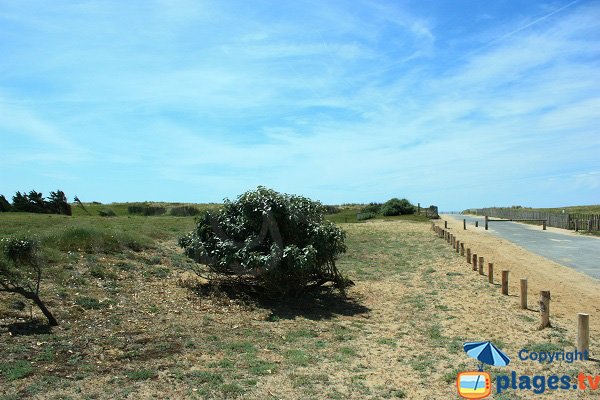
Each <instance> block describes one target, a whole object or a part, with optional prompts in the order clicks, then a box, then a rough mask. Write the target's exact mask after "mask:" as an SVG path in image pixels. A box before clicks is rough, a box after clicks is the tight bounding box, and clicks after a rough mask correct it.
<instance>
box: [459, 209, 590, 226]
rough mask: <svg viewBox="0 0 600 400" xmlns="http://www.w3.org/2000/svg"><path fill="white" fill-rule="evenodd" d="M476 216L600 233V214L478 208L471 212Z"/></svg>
mask: <svg viewBox="0 0 600 400" xmlns="http://www.w3.org/2000/svg"><path fill="white" fill-rule="evenodd" d="M469 212H470V213H472V214H475V215H487V216H488V217H496V218H504V219H537V220H546V221H547V223H546V224H547V225H548V226H553V227H555V228H562V229H571V230H576V231H600V214H574V213H564V214H563V213H549V212H542V211H531V210H522V209H514V208H477V209H471V210H469Z"/></svg>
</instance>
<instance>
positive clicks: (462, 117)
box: [0, 0, 600, 210]
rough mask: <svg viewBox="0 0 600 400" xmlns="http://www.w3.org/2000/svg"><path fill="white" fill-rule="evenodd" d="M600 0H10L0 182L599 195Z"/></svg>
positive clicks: (85, 193) (165, 193) (13, 185)
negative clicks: (49, 0)
mask: <svg viewBox="0 0 600 400" xmlns="http://www.w3.org/2000/svg"><path fill="white" fill-rule="evenodd" d="M599 67H600V2H598V1H584V0H581V1H525V0H521V1H519V0H512V1H501V0H498V1H491V2H486V1H479V0H477V1H475V0H472V1H458V0H457V1H441V0H440V1H325V0H323V1H293V2H292V1H274V0H273V1H221V0H219V1H201V0H193V1H192V0H190V1H187V0H165V1H151V0H148V1H127V2H123V1H52V2H46V1H26V0H25V1H13V0H0V140H1V147H0V158H1V160H2V174H1V175H0V193H3V194H5V195H7V197H8V196H12V194H13V193H14V192H15V191H17V190H20V191H29V190H31V189H36V190H38V191H42V192H44V193H46V194H47V193H48V192H49V191H50V190H55V189H57V188H60V189H62V190H64V191H65V192H66V193H67V195H68V196H69V197H70V198H72V197H73V196H74V195H77V196H79V197H80V198H81V199H82V200H83V201H92V200H95V201H102V202H111V201H141V200H156V201H185V202H209V201H214V202H219V201H221V200H222V199H223V198H224V197H229V198H234V197H235V196H237V195H238V194H240V193H242V192H243V191H245V190H248V189H252V188H254V187H256V186H258V185H264V186H268V187H272V188H274V189H276V190H279V191H283V192H287V193H296V194H303V195H306V196H309V197H312V198H314V199H319V200H322V201H323V202H325V203H345V202H370V201H385V200H387V199H389V198H391V197H406V198H408V199H410V200H411V201H413V202H415V203H416V202H420V203H421V204H423V205H429V204H438V205H439V206H440V207H441V208H442V209H445V210H451V209H464V208H468V207H483V206H494V205H497V206H501V205H509V206H510V205H516V204H520V205H525V206H539V207H544V206H561V205H575V204H598V203H600V202H599V200H600V130H599V128H600V68H599Z"/></svg>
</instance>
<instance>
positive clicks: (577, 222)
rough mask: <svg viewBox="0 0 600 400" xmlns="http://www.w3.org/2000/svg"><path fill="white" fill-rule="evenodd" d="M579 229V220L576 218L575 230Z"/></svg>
mask: <svg viewBox="0 0 600 400" xmlns="http://www.w3.org/2000/svg"><path fill="white" fill-rule="evenodd" d="M578 231H579V220H578V219H575V232H578Z"/></svg>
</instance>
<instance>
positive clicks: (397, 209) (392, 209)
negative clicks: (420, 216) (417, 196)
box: [381, 198, 416, 216]
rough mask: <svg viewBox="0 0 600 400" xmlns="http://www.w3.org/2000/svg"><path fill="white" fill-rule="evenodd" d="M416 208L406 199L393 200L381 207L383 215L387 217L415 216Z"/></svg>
mask: <svg viewBox="0 0 600 400" xmlns="http://www.w3.org/2000/svg"><path fill="white" fill-rule="evenodd" d="M415 211H416V210H415V206H413V205H412V204H410V201H408V200H406V199H397V198H393V199H390V200H388V201H386V202H385V203H384V204H383V206H382V207H381V213H382V214H383V215H385V216H392V215H404V214H414V213H415Z"/></svg>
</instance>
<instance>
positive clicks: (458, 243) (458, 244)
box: [456, 240, 461, 253]
mask: <svg viewBox="0 0 600 400" xmlns="http://www.w3.org/2000/svg"><path fill="white" fill-rule="evenodd" d="M460 244H461V243H460V240H457V241H456V252H457V253H459V252H460Z"/></svg>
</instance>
